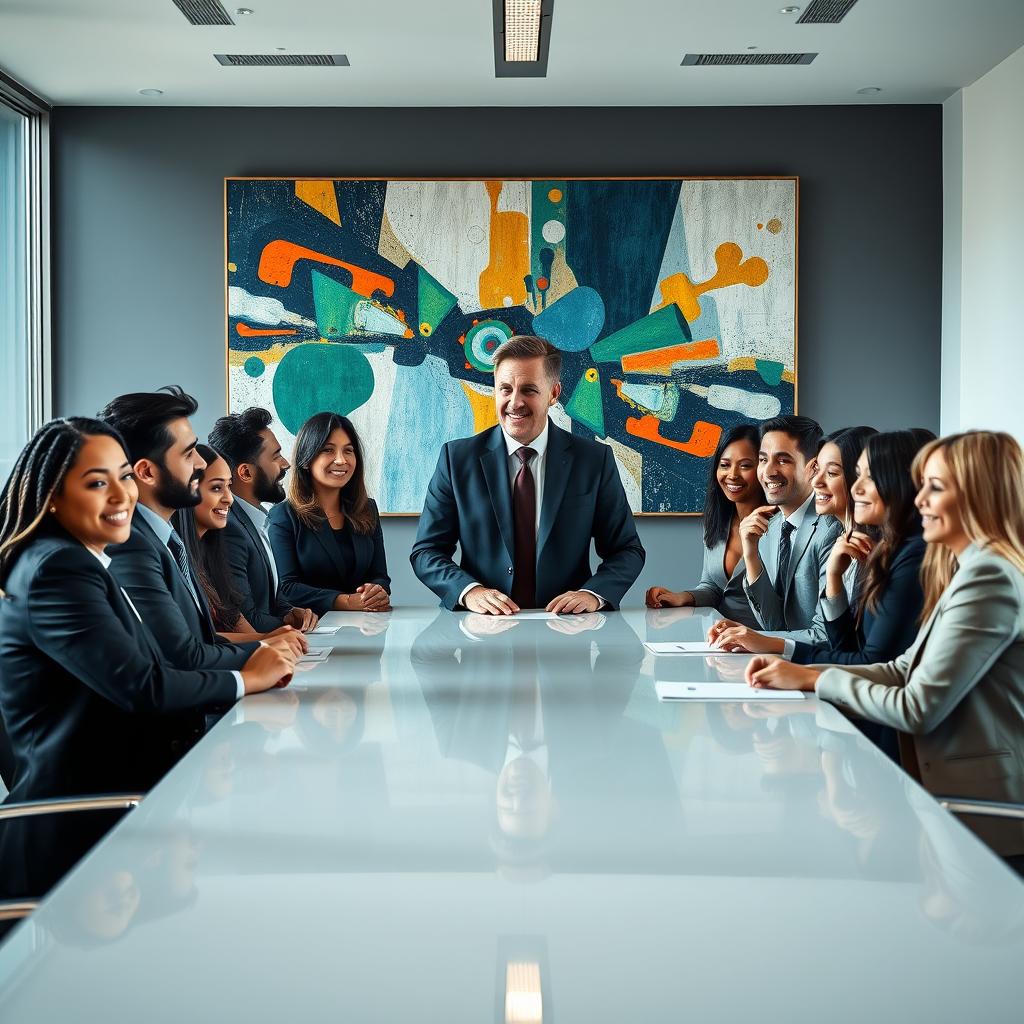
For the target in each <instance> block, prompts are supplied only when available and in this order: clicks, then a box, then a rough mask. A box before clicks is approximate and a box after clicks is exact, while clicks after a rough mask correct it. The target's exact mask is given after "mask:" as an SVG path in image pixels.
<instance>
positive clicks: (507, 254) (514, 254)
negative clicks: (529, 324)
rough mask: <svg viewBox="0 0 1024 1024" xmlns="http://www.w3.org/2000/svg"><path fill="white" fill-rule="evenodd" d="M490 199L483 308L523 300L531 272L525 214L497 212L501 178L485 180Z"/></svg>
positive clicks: (481, 301) (481, 287) (528, 229)
mask: <svg viewBox="0 0 1024 1024" xmlns="http://www.w3.org/2000/svg"><path fill="white" fill-rule="evenodd" d="M484 187H485V188H486V189H487V195H488V196H489V197H490V200H491V253H490V261H489V262H488V264H487V266H486V267H484V269H483V272H482V273H481V274H480V305H481V307H482V308H484V309H488V308H493V307H495V306H503V305H505V298H506V297H510V298H511V299H512V303H511V304H512V305H513V306H521V305H522V304H523V303H524V302H526V283H525V280H524V279H525V277H526V275H527V274H529V272H530V245H529V234H530V225H529V221H528V220H527V217H526V214H525V213H520V212H519V211H518V210H502V211H501V212H500V213H499V212H498V197H499V196H500V195H501V188H502V183H501V182H500V181H485V182H484Z"/></svg>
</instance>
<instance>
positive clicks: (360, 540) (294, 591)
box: [268, 501, 391, 615]
mask: <svg viewBox="0 0 1024 1024" xmlns="http://www.w3.org/2000/svg"><path fill="white" fill-rule="evenodd" d="M370 505H371V507H372V509H373V517H374V519H375V520H376V526H375V527H374V530H373V532H372V533H356V532H355V531H353V532H352V547H353V549H354V553H355V564H353V565H346V564H345V563H344V561H343V560H342V557H341V551H340V550H339V549H338V544H337V541H336V540H335V539H334V535H333V533H332V532H331V527H330V524H329V523H327V522H326V520H325V521H324V523H323V524H322V525H321V526H320V527H319V528H318V529H316V530H311V529H309V527H307V526H304V525H303V524H302V523H301V522H300V521H299V517H298V516H297V515H296V514H295V510H294V509H293V508H292V506H291V504H290V503H289V502H287V501H282V502H281V503H280V504H279V505H275V506H274V507H273V508H272V509H271V510H270V523H269V526H268V530H269V533H270V546H271V547H272V548H273V549H274V560H275V561H276V562H277V572H278V575H279V576H280V578H281V589H280V592H281V595H282V596H283V597H284V598H285V599H286V600H288V601H290V602H291V603H292V604H293V605H295V606H296V607H297V608H310V609H312V610H313V611H314V612H316V614H317V615H323V614H325V613H326V612H329V611H331V610H332V609H333V608H334V602H335V600H336V599H337V597H338V596H339V595H340V594H353V593H355V590H356V587H361V586H362V585H363V584H364V583H378V584H380V586H382V587H383V588H384V589H385V590H387V591H388V592H389V593H390V592H391V577H390V576H388V562H387V558H386V557H385V554H384V534H383V531H382V530H381V528H380V516H379V515H378V513H377V505H376V503H375V502H373V501H371V502H370Z"/></svg>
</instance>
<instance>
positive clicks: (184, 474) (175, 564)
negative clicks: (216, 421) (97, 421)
mask: <svg viewBox="0 0 1024 1024" xmlns="http://www.w3.org/2000/svg"><path fill="white" fill-rule="evenodd" d="M197 408H198V403H197V402H196V400H195V399H194V398H192V397H191V396H190V395H187V394H185V392H184V391H182V390H181V388H179V387H173V386H172V387H168V388H164V389H162V390H161V391H159V392H155V393H135V394H128V395H121V396H120V397H118V398H115V399H114V400H113V401H112V402H110V403H109V404H108V405H107V406H106V408H105V409H103V410H102V412H101V413H100V418H101V419H103V420H106V422H107V423H109V424H110V425H111V426H112V427H114V429H115V430H117V431H118V433H120V435H121V437H122V438H123V439H124V443H125V448H126V450H127V453H128V458H129V460H130V461H131V463H132V468H133V470H134V472H135V482H136V484H137V486H138V489H139V503H138V505H137V506H136V509H135V516H134V517H133V519H132V532H131V536H130V537H129V538H128V540H127V542H126V543H124V544H119V545H116V546H111V547H110V548H109V549H108V554H109V555H110V557H111V560H112V562H111V566H110V569H111V572H112V573H113V574H114V576H115V577H116V578H117V580H118V582H119V583H120V584H121V586H123V587H124V589H125V590H126V591H127V592H128V596H129V597H130V598H131V600H132V602H133V603H134V605H135V607H136V608H137V609H138V612H139V615H140V616H141V617H142V621H143V622H145V623H146V625H147V626H148V627H149V628H150V630H151V631H152V633H153V635H154V636H155V637H156V639H157V643H158V644H159V645H160V649H161V650H162V651H163V654H164V657H165V658H167V660H168V661H169V662H170V663H171V664H172V665H173V666H174V667H175V668H190V669H200V668H203V669H206V668H221V669H235V670H237V669H241V668H242V666H243V665H244V664H245V662H246V661H247V660H248V658H249V655H250V654H252V652H253V651H254V650H255V649H256V648H257V647H258V646H259V641H255V640H254V641H252V642H251V643H242V644H232V643H228V642H227V641H225V640H223V639H222V638H221V637H219V636H218V635H217V632H216V630H215V628H214V624H213V618H212V616H211V615H210V608H209V605H208V604H207V601H206V596H205V594H204V593H203V588H202V586H201V585H200V583H199V579H198V574H197V573H196V572H195V570H194V567H193V566H191V565H190V564H189V561H188V557H187V555H186V553H185V546H184V544H183V542H182V540H181V538H180V537H179V536H178V534H177V532H176V531H175V529H174V527H173V526H172V525H171V522H170V520H171V516H172V514H173V513H174V510H175V509H178V508H190V507H192V506H194V505H196V504H198V502H199V474H200V473H201V472H202V470H203V469H205V468H206V463H205V462H203V460H202V458H201V457H200V455H199V453H198V452H197V451H196V442H197V441H198V438H197V437H196V435H195V432H194V431H193V430H192V425H191V424H190V423H189V420H188V417H189V416H192V415H194V414H195V411H196V409H197ZM265 642H267V643H285V644H286V645H288V646H289V647H292V646H294V645H296V643H297V642H298V644H301V643H302V637H301V635H300V634H298V633H297V632H296V633H295V635H294V637H292V636H289V635H288V634H287V633H286V634H283V635H282V636H280V637H275V638H273V640H270V641H265Z"/></svg>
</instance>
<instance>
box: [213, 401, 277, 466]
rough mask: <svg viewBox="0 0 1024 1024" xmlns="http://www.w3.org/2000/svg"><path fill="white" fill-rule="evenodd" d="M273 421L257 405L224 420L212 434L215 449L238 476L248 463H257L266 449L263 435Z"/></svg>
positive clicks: (216, 424) (219, 422)
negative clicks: (239, 470)
mask: <svg viewBox="0 0 1024 1024" xmlns="http://www.w3.org/2000/svg"><path fill="white" fill-rule="evenodd" d="M272 419H273V417H272V416H271V415H270V413H269V412H268V411H267V410H266V409H261V408H260V407H259V406H258V405H254V406H252V407H250V408H248V409H246V410H245V411H244V412H233V413H231V414H230V415H228V416H221V418H220V419H219V420H217V422H216V423H214V425H213V430H211V431H210V436H209V441H210V445H211V447H213V448H215V449H216V450H217V451H218V452H220V456H221V458H222V459H223V460H224V461H225V462H226V463H227V464H228V468H229V469H230V470H231V472H232V473H234V472H235V471H236V470H237V469H238V467H239V466H240V465H241V464H242V463H243V462H244V463H254V462H255V461H256V460H257V459H258V458H259V456H260V451H261V449H262V448H263V443H264V442H263V438H262V437H261V436H260V435H261V432H262V431H264V430H268V429H269V428H270V424H271V421H272Z"/></svg>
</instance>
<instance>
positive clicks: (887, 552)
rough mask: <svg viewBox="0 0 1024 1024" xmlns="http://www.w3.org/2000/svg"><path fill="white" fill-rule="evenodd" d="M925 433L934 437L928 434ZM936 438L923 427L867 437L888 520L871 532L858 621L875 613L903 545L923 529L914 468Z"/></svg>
mask: <svg viewBox="0 0 1024 1024" xmlns="http://www.w3.org/2000/svg"><path fill="white" fill-rule="evenodd" d="M926 434H931V436H930V437H926V436H925V435H926ZM934 440H935V435H934V434H932V433H931V431H929V430H924V429H922V428H917V429H914V430H893V431H890V432H887V433H884V434H875V435H874V436H873V437H870V438H868V442H867V445H866V446H865V452H866V454H867V459H868V470H869V472H870V473H871V479H872V480H873V481H874V484H875V489H876V490H877V491H878V497H879V498H880V499H881V500H882V503H883V504H884V505H885V521H884V522H883V523H882V525H881V527H879V528H878V529H877V530H873V531H872V533H874V534H875V537H876V541H877V543H876V544H875V546H874V548H873V549H872V551H871V554H870V555H869V556H868V560H867V562H865V564H864V573H863V577H862V578H863V583H862V584H861V587H860V594H859V595H858V600H857V622H858V624H859V623H860V621H861V620H862V619H863V617H864V610H865V609H867V610H869V611H872V612H873V611H875V609H876V608H877V607H878V602H879V601H880V600H881V597H882V594H883V593H884V592H885V588H886V585H887V584H888V582H889V570H890V568H891V567H892V561H893V559H894V558H895V557H896V552H897V551H898V550H899V548H900V545H902V544H903V543H904V542H905V541H906V540H907V538H908V537H912V536H913V535H914V534H918V533H920V532H921V516H920V514H919V513H918V511H917V506H916V505H915V503H914V499H915V498H916V496H917V487H916V486H915V485H914V478H913V474H912V473H911V468H912V467H913V465H914V458H915V457H916V456H917V453H918V452H919V451H920V450H921V449H922V448H923V447H924V446H925V444H927V443H928V442H929V441H934Z"/></svg>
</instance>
